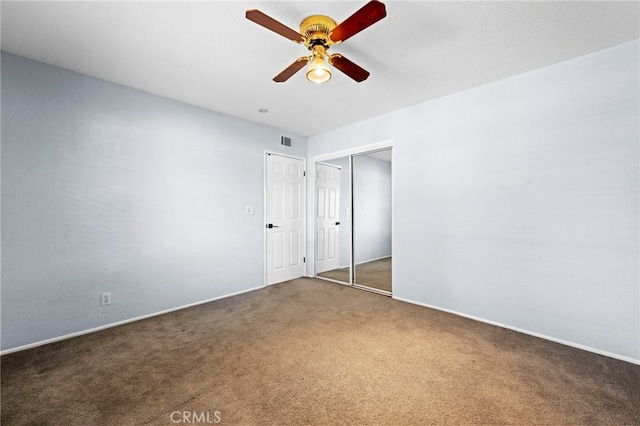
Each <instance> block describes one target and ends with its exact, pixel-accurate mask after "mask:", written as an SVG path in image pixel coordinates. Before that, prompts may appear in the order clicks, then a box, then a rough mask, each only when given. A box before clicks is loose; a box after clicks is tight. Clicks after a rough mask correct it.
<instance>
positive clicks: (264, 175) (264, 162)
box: [262, 149, 308, 287]
mask: <svg viewBox="0 0 640 426" xmlns="http://www.w3.org/2000/svg"><path fill="white" fill-rule="evenodd" d="M269 155H278V156H280V157H287V158H293V159H295V160H302V167H303V170H304V171H305V183H304V186H305V195H304V199H303V200H302V203H301V204H302V208H303V209H304V212H302V241H301V247H302V251H303V256H304V259H305V271H306V258H307V211H306V210H307V192H308V191H307V188H306V187H307V186H308V185H307V184H308V181H307V180H306V177H307V172H306V170H307V159H306V158H304V157H298V156H296V155H289V154H283V153H281V152H277V151H268V150H266V149H265V150H264V151H263V153H262V157H263V158H262V181H263V182H262V183H263V185H262V202H263V206H262V211H263V212H264V213H263V215H262V241H263V251H262V252H263V257H264V259H263V262H262V263H263V271H264V273H263V283H264V287H267V285H268V284H267V282H268V281H267V157H268V156H269Z"/></svg>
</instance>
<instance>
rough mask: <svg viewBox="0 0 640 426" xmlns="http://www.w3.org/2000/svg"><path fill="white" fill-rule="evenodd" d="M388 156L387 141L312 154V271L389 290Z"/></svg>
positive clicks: (372, 288) (390, 204)
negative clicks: (338, 153)
mask: <svg viewBox="0 0 640 426" xmlns="http://www.w3.org/2000/svg"><path fill="white" fill-rule="evenodd" d="M392 160H393V158H392V148H391V147H390V146H387V147H384V148H380V149H371V150H364V151H359V152H353V153H349V154H348V155H343V156H338V157H336V158H329V159H324V158H323V159H322V161H317V160H316V162H315V170H316V173H315V185H314V188H315V196H314V212H315V215H314V217H315V225H314V226H315V233H314V243H315V245H314V249H315V265H314V266H315V275H316V277H318V278H322V279H326V280H330V281H334V282H338V283H342V284H347V285H351V286H354V287H358V288H362V289H364V290H369V291H373V292H376V293H381V294H385V295H391V294H392V291H393V285H392V264H393V262H392V259H393V257H392V237H393V231H392V211H393V197H392V166H393V161H392ZM331 171H334V174H336V176H337V177H334V178H331V179H330V178H329V177H328V176H329V175H328V174H329V173H330V172H331ZM336 171H337V172H336ZM329 180H330V181H331V183H329V182H328V181H329ZM338 181H339V182H338ZM336 224H337V225H336ZM327 225H330V226H333V227H334V229H333V230H331V228H330V227H328V226H327Z"/></svg>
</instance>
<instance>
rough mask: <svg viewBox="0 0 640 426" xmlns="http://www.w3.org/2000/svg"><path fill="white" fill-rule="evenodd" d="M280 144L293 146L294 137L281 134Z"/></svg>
mask: <svg viewBox="0 0 640 426" xmlns="http://www.w3.org/2000/svg"><path fill="white" fill-rule="evenodd" d="M280 145H282V146H286V147H289V148H293V139H291V138H288V137H286V136H280Z"/></svg>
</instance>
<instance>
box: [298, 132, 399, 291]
mask: <svg viewBox="0 0 640 426" xmlns="http://www.w3.org/2000/svg"><path fill="white" fill-rule="evenodd" d="M385 148H393V139H387V140H384V141H380V142H375V143H372V144H368V145H360V146H356V147H353V148H348V149H343V150H341V151H335V152H329V153H327V154H321V155H316V156H314V157H313V159H312V165H311V167H313V187H314V188H315V185H316V183H315V176H316V163H322V162H325V161H329V160H333V159H336V158H342V157H350V156H352V155H356V154H364V153H366V152H369V151H377V150H380V149H385ZM395 170H396V168H395V167H392V168H391V182H392V183H393V182H395V179H394V176H393V175H394V174H395ZM349 176H351V161H349ZM343 178H344V175H343ZM349 179H351V177H349ZM392 185H393V184H392ZM307 187H308V185H307ZM307 192H308V191H307ZM393 194H394V191H393V186H392V187H391V252H392V253H393V252H394V247H393V246H394V243H393V240H394V238H393V236H394V235H395V234H394V230H393V224H394V220H393V216H394V211H395V204H394V195H393ZM313 198H314V199H313V211H314V212H315V210H316V208H317V206H316V200H315V197H313ZM349 200H351V202H350V204H351V203H352V202H353V194H352V193H351V189H350V190H349ZM352 214H353V210H352ZM314 216H315V213H314ZM305 226H306V224H305ZM313 226H314V229H315V226H316V225H315V218H314V224H313ZM351 233H352V235H353V228H352V229H351ZM312 238H313V244H312V245H311V247H312V250H313V256H312V257H313V259H314V261H313V267H312V268H313V269H312V271H313V273H312V276H314V277H315V276H316V262H315V258H316V252H315V243H316V241H315V235H313V236H312ZM351 245H352V247H351V250H350V252H351V253H350V259H349V264H350V265H352V264H353V239H352V244H351ZM391 273H392V274H393V270H392V271H391ZM352 274H353V271H351V272H350V274H349V278H350V281H352V280H353V276H352ZM391 280H392V281H393V278H392V279H391ZM346 285H351V283H348V284H346Z"/></svg>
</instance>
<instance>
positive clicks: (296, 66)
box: [273, 56, 309, 83]
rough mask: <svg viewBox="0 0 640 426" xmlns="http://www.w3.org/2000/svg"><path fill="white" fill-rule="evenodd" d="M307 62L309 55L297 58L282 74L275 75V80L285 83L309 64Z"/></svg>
mask: <svg viewBox="0 0 640 426" xmlns="http://www.w3.org/2000/svg"><path fill="white" fill-rule="evenodd" d="M307 62H309V57H307V56H301V57H300V58H298V59H296V60H295V62H294V63H292V64H291V65H289V66H288V67H286V68H285V69H284V70H283V71H282V72H281V73H280V74H278V75H276V76H275V77H273V81H275V82H276V83H284V82H285V81H287V80H289V78H291V76H292V75H294V74H295V73H297V72H298V71H300V70H301V69H302V68H304V66H305V65H307Z"/></svg>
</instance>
